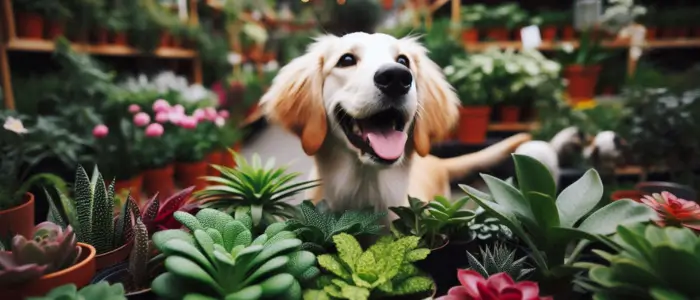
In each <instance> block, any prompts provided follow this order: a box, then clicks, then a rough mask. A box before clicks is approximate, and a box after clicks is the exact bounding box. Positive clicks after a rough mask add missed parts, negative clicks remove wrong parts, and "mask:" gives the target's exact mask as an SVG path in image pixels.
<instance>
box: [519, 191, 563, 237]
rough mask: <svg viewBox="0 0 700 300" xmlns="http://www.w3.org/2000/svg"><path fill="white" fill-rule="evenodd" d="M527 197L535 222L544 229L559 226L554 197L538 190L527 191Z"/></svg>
mask: <svg viewBox="0 0 700 300" xmlns="http://www.w3.org/2000/svg"><path fill="white" fill-rule="evenodd" d="M527 198H528V199H529V200H530V206H531V207H532V213H533V214H534V215H535V218H536V219H537V223H538V224H540V226H541V227H542V228H543V229H544V230H545V231H546V230H547V228H552V227H557V226H559V212H558V211H557V205H556V203H554V198H551V197H550V196H548V195H546V194H543V193H538V192H528V193H527Z"/></svg>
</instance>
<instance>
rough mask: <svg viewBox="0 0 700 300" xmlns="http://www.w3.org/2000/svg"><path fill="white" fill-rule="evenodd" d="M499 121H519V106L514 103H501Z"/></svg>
mask: <svg viewBox="0 0 700 300" xmlns="http://www.w3.org/2000/svg"><path fill="white" fill-rule="evenodd" d="M499 110H500V116H501V122H503V123H517V122H519V121H520V106H516V105H503V106H501V107H500V108H499Z"/></svg>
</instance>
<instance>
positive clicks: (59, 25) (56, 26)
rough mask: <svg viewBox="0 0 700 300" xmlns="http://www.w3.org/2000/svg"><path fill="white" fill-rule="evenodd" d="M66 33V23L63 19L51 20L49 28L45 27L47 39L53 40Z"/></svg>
mask: <svg viewBox="0 0 700 300" xmlns="http://www.w3.org/2000/svg"><path fill="white" fill-rule="evenodd" d="M65 34H66V23H65V22H63V21H51V22H50V23H49V28H47V29H46V37H47V38H48V39H49V40H55V39H57V38H59V37H62V36H64V35H65Z"/></svg>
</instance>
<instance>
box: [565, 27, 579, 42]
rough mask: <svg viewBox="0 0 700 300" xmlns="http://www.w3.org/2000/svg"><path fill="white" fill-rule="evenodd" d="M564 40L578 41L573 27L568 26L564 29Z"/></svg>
mask: <svg viewBox="0 0 700 300" xmlns="http://www.w3.org/2000/svg"><path fill="white" fill-rule="evenodd" d="M561 36H562V39H563V40H565V41H571V40H575V39H576V30H574V27H573V26H566V27H564V28H563V29H562V33H561Z"/></svg>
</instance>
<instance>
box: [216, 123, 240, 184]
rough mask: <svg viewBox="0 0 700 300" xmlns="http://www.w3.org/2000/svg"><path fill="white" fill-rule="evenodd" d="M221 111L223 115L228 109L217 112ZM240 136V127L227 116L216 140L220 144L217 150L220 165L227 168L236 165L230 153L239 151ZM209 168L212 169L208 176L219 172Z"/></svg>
mask: <svg viewBox="0 0 700 300" xmlns="http://www.w3.org/2000/svg"><path fill="white" fill-rule="evenodd" d="M222 112H225V113H224V114H225V115H226V114H227V113H228V111H225V110H224V111H221V112H219V113H220V114H221V113H222ZM242 137H243V132H242V131H241V130H240V129H238V126H237V123H236V122H235V121H234V120H233V119H231V118H227V122H226V125H224V127H222V128H221V131H220V132H219V138H218V142H219V144H220V149H221V150H219V153H220V154H219V155H221V163H220V165H222V166H224V167H227V168H235V167H236V159H235V158H236V157H235V155H233V154H232V153H240V151H241V139H242ZM229 147H231V148H229ZM211 170H214V171H213V172H211V174H209V175H210V176H212V175H213V176H216V175H220V174H221V172H220V171H216V169H214V168H210V171H211Z"/></svg>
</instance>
